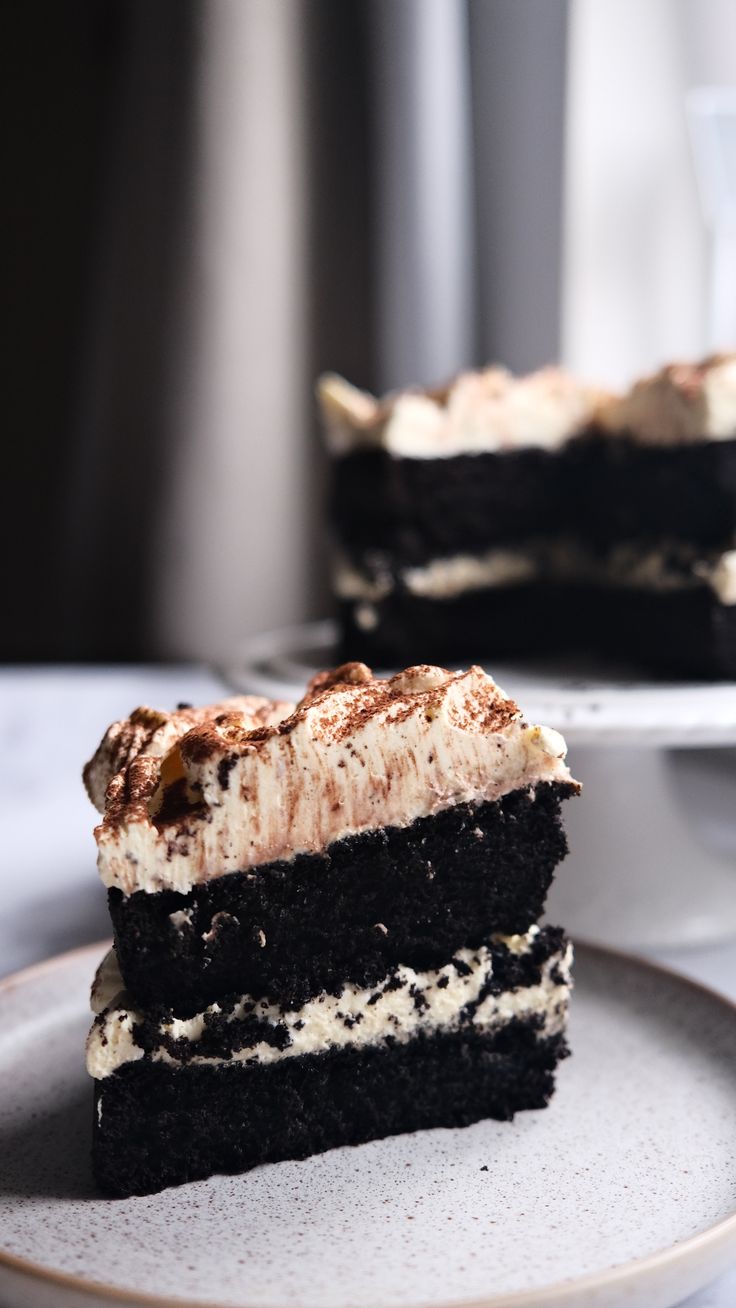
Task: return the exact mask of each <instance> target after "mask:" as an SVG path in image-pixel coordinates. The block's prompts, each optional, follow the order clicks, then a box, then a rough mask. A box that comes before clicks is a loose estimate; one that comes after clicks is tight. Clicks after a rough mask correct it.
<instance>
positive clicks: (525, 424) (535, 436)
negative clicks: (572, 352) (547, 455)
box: [318, 368, 602, 459]
mask: <svg viewBox="0 0 736 1308" xmlns="http://www.w3.org/2000/svg"><path fill="white" fill-rule="evenodd" d="M318 395H319V400H320V405H321V408H322V414H323V419H324V425H325V431H326V435H327V442H328V445H329V446H330V448H331V450H332V451H333V453H335V454H348V453H351V452H353V451H354V450H356V449H360V448H361V447H372V446H373V447H380V448H382V449H385V450H387V451H388V453H389V454H392V455H394V456H395V457H397V458H409V459H439V458H450V457H452V456H454V455H458V454H482V453H492V452H497V451H503V450H511V449H523V448H525V447H541V448H545V449H555V448H556V447H557V446H559V445H562V444H564V442H565V441H567V440H569V439H570V437H572V436H574V435H576V434H577V433H578V432H580V431H582V430H583V429H584V428H585V427H586V426H588V424H589V423H590V422H591V421H592V419H593V416H594V413H595V411H596V408H597V406H598V404H599V403H600V402H601V399H602V395H601V393H600V392H599V391H596V390H594V389H593V388H592V387H589V386H584V385H583V384H582V383H580V382H578V381H575V380H574V379H573V378H572V377H571V376H570V375H569V374H568V373H566V372H563V371H561V370H560V369H558V368H542V369H540V371H539V372H533V373H530V374H529V375H528V376H526V377H513V376H512V375H511V373H509V372H507V371H506V370H505V369H504V368H487V369H485V370H484V371H482V372H467V373H462V374H461V375H460V376H459V377H457V378H456V379H455V381H453V382H452V383H451V384H450V385H449V386H448V387H446V388H445V389H444V390H439V391H419V390H410V391H402V392H400V393H398V394H395V395H389V396H387V397H386V398H385V399H383V400H377V399H375V398H374V397H373V396H372V395H369V394H367V393H366V392H365V391H360V390H358V389H357V388H356V387H354V386H351V385H350V384H349V383H348V382H346V381H344V380H343V379H342V378H341V377H336V376H334V375H332V374H328V375H327V376H325V377H323V378H322V379H321V381H320V383H319V387H318Z"/></svg>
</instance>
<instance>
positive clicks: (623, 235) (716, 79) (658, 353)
mask: <svg viewBox="0 0 736 1308" xmlns="http://www.w3.org/2000/svg"><path fill="white" fill-rule="evenodd" d="M569 42H570V46H569V58H568V68H569V73H568V98H567V133H566V153H567V166H566V179H565V259H564V274H563V301H562V305H563V329H562V339H563V358H564V361H565V363H567V364H568V365H569V366H570V367H571V368H574V369H576V370H578V371H580V372H582V373H584V374H586V375H588V376H590V377H592V378H595V379H597V380H598V381H600V382H602V383H604V384H606V385H611V386H618V385H623V384H626V383H627V382H628V381H629V380H630V379H631V378H632V377H633V376H636V375H637V374H640V373H642V372H643V371H645V370H647V369H649V368H654V367H657V366H659V365H660V364H661V363H663V362H666V361H670V360H673V359H678V358H683V359H692V358H696V357H697V356H698V355H699V354H701V353H703V352H705V350H706V349H707V348H708V346H709V344H710V342H709V332H708V324H707V311H708V309H707V287H708V257H709V256H708V241H707V236H706V232H705V228H704V225H703V221H702V217H701V213H700V208H699V197H698V193H697V187H696V180H695V172H694V168H693V161H692V157H691V150H690V142H689V138H688V128H687V121H686V112H685V97H686V93H687V91H688V90H689V89H690V88H692V87H694V86H701V85H732V86H733V85H735V84H736V6H735V5H734V4H733V0H616V3H615V4H613V3H611V2H610V0H571V7H570V30H569ZM734 296H736V286H734ZM719 344H720V345H721V346H722V347H728V346H730V347H733V346H734V345H736V341H721V342H719Z"/></svg>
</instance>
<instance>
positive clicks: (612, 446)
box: [331, 432, 736, 657]
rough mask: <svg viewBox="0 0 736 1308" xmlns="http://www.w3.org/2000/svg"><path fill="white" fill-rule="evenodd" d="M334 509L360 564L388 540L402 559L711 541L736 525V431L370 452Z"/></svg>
mask: <svg viewBox="0 0 736 1308" xmlns="http://www.w3.org/2000/svg"><path fill="white" fill-rule="evenodd" d="M331 517H332V522H333V526H334V529H335V534H336V538H337V541H338V543H339V545H340V548H341V549H342V550H343V551H344V552H345V554H346V555H347V556H348V557H350V558H351V559H353V560H354V561H355V562H356V563H357V564H360V563H361V561H362V560H364V559H365V557H366V555H367V554H370V552H371V551H376V550H379V551H383V552H385V553H386V554H387V556H388V559H389V562H390V564H391V566H394V567H402V566H417V565H421V564H424V563H427V562H429V561H431V560H432V559H434V558H436V557H438V556H444V555H453V554H472V553H475V552H477V551H480V550H484V549H489V548H491V547H493V546H498V545H501V544H509V545H515V544H518V543H522V544H523V543H524V542H525V541H526V540H527V539H528V538H529V537H530V536H543V535H554V534H555V533H558V534H560V533H564V534H565V535H568V536H575V537H576V538H577V539H578V540H579V541H580V542H581V543H582V544H583V545H585V544H586V543H587V544H589V545H593V546H597V547H601V546H606V545H610V544H612V543H613V544H615V543H616V542H619V541H622V540H623V541H628V540H632V539H633V540H638V541H641V542H643V543H644V545H646V544H647V543H651V542H652V541H658V540H660V539H662V538H665V539H670V540H673V541H687V542H689V543H691V544H696V545H699V546H702V547H703V548H710V547H713V546H717V545H719V544H721V543H723V542H726V541H728V540H730V538H731V537H732V536H733V535H734V534H735V533H736V440H730V441H705V440H704V441H699V442H694V443H693V444H688V445H678V446H674V447H671V446H648V445H642V444H640V443H639V442H637V441H635V440H633V439H631V438H626V437H612V436H608V435H605V434H603V433H599V434H597V435H596V434H595V433H592V432H591V433H590V434H588V435H586V436H584V437H582V438H580V437H578V438H575V439H573V440H571V441H569V442H568V443H567V444H566V445H564V446H563V447H562V448H561V449H557V450H553V451H547V450H542V449H521V450H504V451H502V452H494V453H480V454H463V455H457V456H455V457H452V458H437V459H403V458H395V457H392V456H391V455H389V454H387V453H385V452H378V451H370V452H365V451H360V452H358V453H356V454H353V455H347V456H344V457H343V458H341V459H336V460H335V462H334V465H333V489H332V499H331ZM430 657H432V655H431V654H430Z"/></svg>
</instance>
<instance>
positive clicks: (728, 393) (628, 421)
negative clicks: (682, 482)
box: [598, 353, 736, 445]
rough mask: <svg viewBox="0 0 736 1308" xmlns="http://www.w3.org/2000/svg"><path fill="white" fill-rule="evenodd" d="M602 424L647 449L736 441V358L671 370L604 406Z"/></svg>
mask: <svg viewBox="0 0 736 1308" xmlns="http://www.w3.org/2000/svg"><path fill="white" fill-rule="evenodd" d="M598 421H599V425H600V426H601V427H602V428H603V430H604V431H609V432H613V433H616V434H620V435H628V436H630V437H631V438H632V440H635V441H638V442H640V443H641V444H642V445H686V444H692V443H693V442H695V441H703V440H711V441H722V440H735V439H736V353H734V354H717V355H716V354H714V355H712V356H711V357H710V358H708V359H704V360H703V361H702V363H697V364H695V363H673V364H670V365H669V366H668V367H666V368H662V369H660V371H659V372H656V373H654V374H653V376H651V377H644V378H643V379H642V380H641V381H638V382H636V383H635V384H634V385H633V386H632V388H631V390H630V391H629V392H628V393H627V394H626V395H623V396H622V397H621V398H620V399H617V400H613V401H611V402H610V403H608V404H606V405H604V406H603V407H602V409H601V412H600V414H599V417H598Z"/></svg>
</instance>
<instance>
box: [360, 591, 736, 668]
mask: <svg viewBox="0 0 736 1308" xmlns="http://www.w3.org/2000/svg"><path fill="white" fill-rule="evenodd" d="M339 617H340V627H341V644H340V657H342V658H346V659H349V658H356V657H358V655H360V657H361V658H365V659H369V660H370V661H371V662H372V663H374V664H378V665H380V666H382V667H403V666H404V665H405V664H408V663H412V662H415V661H417V660H418V659H419V658H420V657H421V658H429V659H432V660H433V661H434V662H440V663H448V664H450V665H453V664H456V663H460V662H462V661H463V660H464V659H466V658H467V656H468V651H470V650H472V652H473V657H474V658H496V659H498V658H509V657H511V658H515V657H518V656H520V655H521V656H528V655H530V654H533V655H535V656H539V655H546V654H559V653H565V654H570V653H581V654H584V655H595V656H597V657H601V656H603V657H607V658H616V659H623V660H625V661H627V662H631V663H635V664H639V665H641V666H642V667H645V668H652V669H655V670H658V671H663V672H665V673H669V674H672V675H685V676H694V677H717V678H720V677H728V678H733V677H735V676H736V604H734V603H728V604H726V603H722V602H720V601H719V599H718V597H717V596H714V594H713V592H712V590H711V589H710V588H709V587H707V586H700V587H695V586H693V587H691V588H687V589H686V588H682V589H681V590H670V591H663V590H654V589H652V590H647V589H645V588H642V589H635V588H633V587H621V588H620V589H617V588H615V587H612V586H609V587H595V586H584V585H580V586H572V585H571V586H562V585H557V586H544V585H537V584H534V583H530V584H523V585H509V586H504V587H501V586H499V587H495V586H490V587H483V588H478V589H473V590H466V591H463V592H462V593H461V594H458V595H448V596H447V597H443V598H435V597H429V596H424V595H421V596H420V595H413V594H411V593H409V592H408V591H405V590H394V591H392V592H391V593H390V594H388V595H386V596H383V597H382V598H380V599H377V600H374V601H372V603H371V604H370V606H368V605H366V604H362V603H354V602H352V601H346V600H343V601H341V602H340V605H339Z"/></svg>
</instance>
